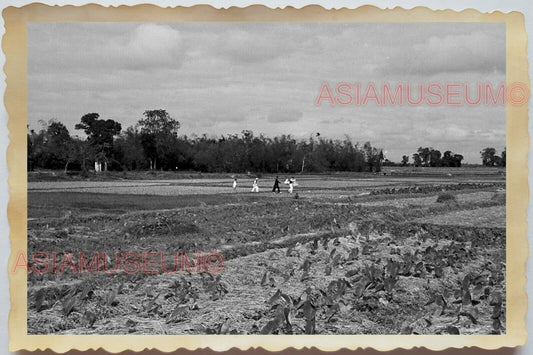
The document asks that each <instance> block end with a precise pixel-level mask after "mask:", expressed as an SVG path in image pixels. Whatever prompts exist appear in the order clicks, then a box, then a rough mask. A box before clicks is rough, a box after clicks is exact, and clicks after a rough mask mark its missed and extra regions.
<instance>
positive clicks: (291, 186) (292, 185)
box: [289, 177, 295, 194]
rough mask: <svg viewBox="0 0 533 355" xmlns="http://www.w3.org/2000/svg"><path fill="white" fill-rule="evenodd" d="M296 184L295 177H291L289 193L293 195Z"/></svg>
mask: <svg viewBox="0 0 533 355" xmlns="http://www.w3.org/2000/svg"><path fill="white" fill-rule="evenodd" d="M294 183H295V180H294V178H293V177H291V178H290V179H289V193H290V194H292V190H293V189H294Z"/></svg>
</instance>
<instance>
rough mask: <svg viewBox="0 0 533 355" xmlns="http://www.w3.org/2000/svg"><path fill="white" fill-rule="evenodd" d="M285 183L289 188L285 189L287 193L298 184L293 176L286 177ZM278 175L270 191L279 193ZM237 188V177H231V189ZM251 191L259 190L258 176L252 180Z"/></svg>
mask: <svg viewBox="0 0 533 355" xmlns="http://www.w3.org/2000/svg"><path fill="white" fill-rule="evenodd" d="M283 183H284V184H285V185H289V189H288V190H287V192H288V193H290V194H292V192H293V191H294V187H295V186H298V183H297V182H296V179H295V178H294V177H291V178H290V179H289V178H287V179H285V181H284V182H283ZM279 185H280V182H279V177H278V176H276V179H275V180H274V186H273V187H272V192H277V193H278V194H279V193H281V189H280V187H279ZM236 190H237V178H234V179H233V191H236ZM252 192H259V178H255V180H254V182H253V183H252Z"/></svg>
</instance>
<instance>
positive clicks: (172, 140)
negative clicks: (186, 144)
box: [137, 109, 180, 169]
mask: <svg viewBox="0 0 533 355" xmlns="http://www.w3.org/2000/svg"><path fill="white" fill-rule="evenodd" d="M143 117H144V118H142V119H141V120H139V122H138V123H137V127H138V128H139V130H140V134H141V143H142V146H143V148H144V153H145V154H146V157H147V158H148V160H149V162H150V169H157V166H158V161H159V163H160V164H159V165H160V167H161V168H166V169H168V168H173V167H175V164H177V152H176V147H177V144H176V143H177V138H178V129H179V128H180V123H179V122H178V121H177V120H175V119H173V118H172V117H170V115H169V114H168V112H167V111H166V110H161V109H160V110H147V111H144V113H143Z"/></svg>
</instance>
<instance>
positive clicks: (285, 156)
mask: <svg viewBox="0 0 533 355" xmlns="http://www.w3.org/2000/svg"><path fill="white" fill-rule="evenodd" d="M41 124H42V125H43V127H42V129H41V130H39V131H38V132H35V131H34V130H29V131H28V169H29V170H33V169H35V168H44V169H64V171H65V172H67V171H69V170H81V171H82V172H87V171H88V170H89V169H91V166H92V164H94V163H95V162H98V163H100V164H102V166H103V170H118V171H120V170H177V169H178V170H196V171H201V172H265V173H278V172H287V173H294V172H326V171H359V172H363V171H367V172H379V171H381V166H382V162H383V160H384V156H383V151H382V150H381V149H378V148H375V147H372V145H371V144H370V142H367V143H365V144H363V145H362V146H361V145H359V144H354V143H352V141H351V140H350V139H349V138H345V139H344V140H332V139H325V138H322V137H321V136H320V134H319V133H316V134H313V135H312V136H311V137H309V139H305V140H297V139H295V138H294V137H292V136H291V135H281V136H277V137H274V138H269V137H266V136H264V135H262V134H260V135H259V136H256V135H254V133H253V132H252V131H249V130H244V131H242V132H241V133H240V134H230V135H227V136H220V137H217V138H214V137H208V136H207V135H205V134H204V135H201V136H192V137H188V136H185V135H183V136H179V135H178V130H179V128H180V123H179V122H178V121H177V120H175V119H173V118H172V117H171V116H170V115H169V114H168V113H167V112H166V111H165V110H149V111H145V112H144V114H143V117H142V118H141V119H140V120H139V121H138V122H137V124H136V125H135V126H132V127H129V128H127V129H126V130H122V126H121V124H120V123H118V122H116V121H114V120H110V119H107V120H106V119H101V118H100V116H99V114H98V113H88V114H86V115H84V116H83V117H81V120H80V122H79V123H78V124H76V126H75V129H76V130H82V131H83V132H84V133H85V134H86V139H82V138H79V137H77V136H71V135H70V133H69V131H68V129H67V128H66V127H65V125H64V124H63V123H61V122H58V121H55V120H50V121H49V122H43V121H41Z"/></svg>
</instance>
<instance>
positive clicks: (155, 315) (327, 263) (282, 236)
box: [28, 169, 506, 334]
mask: <svg viewBox="0 0 533 355" xmlns="http://www.w3.org/2000/svg"><path fill="white" fill-rule="evenodd" d="M427 171H432V170H427ZM490 171H492V169H488V170H479V171H478V170H476V169H471V170H468V169H463V170H461V173H460V174H455V176H453V175H452V176H451V177H450V176H449V175H448V174H449V173H448V171H440V173H439V174H436V173H432V174H421V173H419V172H417V171H414V172H412V174H411V173H410V174H411V175H410V174H407V173H404V174H403V175H402V176H395V175H394V173H393V174H392V175H391V174H390V172H389V173H388V175H386V176H370V175H368V174H367V175H364V176H360V177H357V176H356V175H353V176H349V175H338V176H337V175H328V176H326V175H324V176H310V175H308V176H297V181H298V183H299V186H298V187H297V188H296V189H295V192H297V193H298V198H296V194H292V195H291V194H288V193H287V192H286V186H285V185H282V186H281V187H282V191H283V190H285V191H283V193H281V194H274V193H271V192H270V189H271V183H272V180H273V179H272V177H270V176H264V177H262V178H261V179H260V187H261V191H260V192H259V193H257V194H252V193H250V192H249V191H250V188H251V181H252V180H251V179H248V178H247V177H239V187H238V189H237V191H236V192H234V191H233V190H232V189H231V181H232V179H231V177H218V176H215V177H202V178H189V179H157V176H156V179H151V180H149V179H142V180H133V179H128V180H114V179H107V180H92V181H83V180H76V179H73V180H66V181H61V180H55V181H52V179H48V180H47V181H44V180H46V179H41V181H30V182H29V183H28V257H29V259H30V260H29V263H30V267H31V268H32V269H33V270H34V272H32V273H30V274H29V275H28V332H29V333H30V334H50V333H53V334H129V333H132V334H205V333H207V334H226V333H232V334H255V333H263V334H267V333H274V334H302V333H307V334H313V333H319V334H411V333H414V334H457V333H460V334H493V333H500V332H505V324H506V322H505V308H506V307H505V301H506V300H505V244H506V243H505V238H506V233H505V177H504V176H503V175H502V174H500V173H499V172H498V171H492V173H488V172H490ZM282 178H284V176H283V177H282ZM445 193H446V194H447V197H448V199H447V200H446V201H444V202H437V200H438V199H439V197H440V198H442V195H443V194H445ZM502 196H503V197H502ZM38 252H42V253H45V254H46V255H47V256H51V255H52V253H54V252H55V253H56V254H55V257H56V259H57V265H56V266H57V267H58V268H60V267H61V265H62V266H63V270H61V272H56V273H53V272H50V270H47V271H46V272H45V271H44V265H45V263H44V262H43V260H44V259H40V260H31V259H32V258H31V256H32V255H36V253H38ZM79 252H82V253H84V255H86V256H87V257H88V259H90V257H91V256H92V255H93V254H94V253H99V255H102V254H103V253H105V254H106V257H105V258H107V259H106V261H107V267H108V271H110V269H113V268H115V269H117V270H116V272H105V270H106V269H105V268H102V267H101V265H99V266H98V265H97V267H96V269H95V270H93V271H92V272H90V273H87V272H85V273H78V272H76V271H77V270H76V269H77V267H79V265H80V263H81V260H80V256H79V254H78V253H79ZM145 252H152V253H156V254H153V255H155V257H154V256H153V255H152V259H157V258H158V257H159V254H161V258H162V263H163V266H164V267H165V268H166V269H167V270H171V269H172V268H173V266H175V263H176V259H175V257H174V253H176V252H186V253H187V255H188V257H189V258H190V260H189V261H190V262H191V264H190V265H192V268H191V270H190V272H182V271H181V270H180V269H179V268H178V270H177V271H176V272H163V271H162V270H161V269H162V267H161V265H160V263H161V260H160V259H161V258H160V259H157V260H155V261H154V263H153V264H152V265H151V266H152V268H154V269H156V271H157V272H156V273H155V274H153V275H152V274H148V273H146V272H144V273H143V272H140V271H138V272H127V271H128V269H127V266H128V267H131V266H132V265H133V264H132V263H129V264H128V263H127V262H126V261H125V258H122V260H121V261H119V263H122V266H123V268H122V269H121V268H117V267H116V266H117V257H116V256H117V255H116V253H119V256H120V255H122V256H124V253H131V254H130V256H132V255H141V254H142V253H145ZM197 252H199V253H208V252H218V253H221V254H222V255H223V257H224V259H225V264H224V268H223V270H222V272H221V273H219V274H215V275H210V274H209V273H206V272H203V273H199V272H198V269H197V267H198V265H197V264H196V265H194V264H193V263H194V260H193V258H194V256H195V253H197ZM134 253H136V254H134ZM157 253H159V254H157ZM70 256H72V258H71V259H70V258H69V257H70ZM65 260H66V261H65ZM69 260H72V263H70V262H69ZM152 261H153V260H152ZM196 261H197V260H196ZM47 265H49V264H47ZM188 265H189V264H188ZM35 271H40V272H35ZM78 271H79V268H78Z"/></svg>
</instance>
